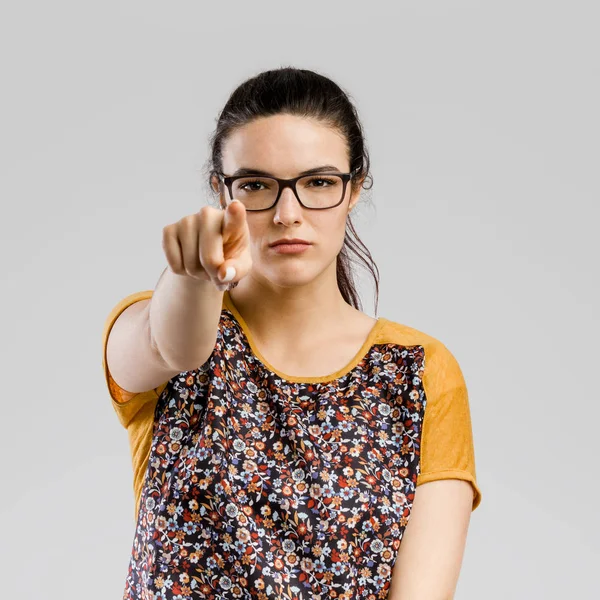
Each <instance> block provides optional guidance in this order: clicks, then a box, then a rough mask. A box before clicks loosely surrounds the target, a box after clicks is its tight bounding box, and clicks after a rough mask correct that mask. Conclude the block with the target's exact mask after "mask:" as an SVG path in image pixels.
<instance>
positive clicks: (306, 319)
mask: <svg viewBox="0 0 600 600" xmlns="http://www.w3.org/2000/svg"><path fill="white" fill-rule="evenodd" d="M229 297H230V298H231V301H232V303H233V305H234V306H235V308H236V309H237V311H238V312H239V313H240V315H241V316H242V318H243V319H244V321H245V322H246V324H247V325H248V327H249V329H250V330H251V332H252V334H253V336H254V337H255V338H256V339H257V340H258V341H263V342H265V343H266V342H268V343H269V345H271V344H272V345H275V346H279V345H281V346H282V347H284V346H288V347H289V345H290V340H293V341H294V343H296V344H298V345H299V346H301V345H303V343H305V342H306V343H310V342H311V341H312V342H313V343H314V341H315V340H320V339H324V338H327V336H328V335H330V334H331V333H332V331H337V330H338V329H340V328H341V327H343V324H344V322H346V321H347V320H348V319H349V318H350V317H351V316H353V315H354V314H355V313H356V309H354V308H353V307H352V306H350V305H349V304H347V303H346V301H345V300H344V298H343V296H342V294H341V292H340V290H339V288H338V286H337V281H335V279H334V280H333V281H331V278H323V279H322V280H315V281H311V282H310V283H309V284H307V285H301V286H294V287H282V286H273V285H272V284H270V283H263V282H261V281H259V280H257V279H255V278H254V277H252V275H248V276H247V277H244V279H242V280H241V281H240V283H239V284H238V285H237V286H236V287H235V288H233V289H232V290H231V291H230V292H229Z"/></svg>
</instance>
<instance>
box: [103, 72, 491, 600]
mask: <svg viewBox="0 0 600 600" xmlns="http://www.w3.org/2000/svg"><path fill="white" fill-rule="evenodd" d="M368 170H369V159H368V155H367V151H366V148H365V144H364V139H363V134H362V129H361V125H360V122H359V120H358V117H357V114H356V111H355V108H354V107H353V105H352V103H351V102H350V100H349V98H348V96H347V95H346V94H345V93H344V92H343V91H342V90H341V89H340V88H339V87H338V86H337V85H336V84H335V83H333V82H332V81H331V80H329V79H328V78H326V77H324V76H322V75H320V74H317V73H314V72H312V71H308V70H300V69H294V68H280V69H276V70H271V71H267V72H264V73H261V74H259V75H258V76H256V77H253V78H251V79H250V80H248V81H246V82H244V83H243V84H242V85H240V86H239V87H238V88H237V89H236V90H235V91H234V93H233V94H232V96H231V97H230V99H229V100H228V102H227V104H226V106H225V108H224V109H223V111H222V113H221V115H220V117H219V121H218V125H217V129H216V132H215V135H214V137H213V139H212V157H211V161H210V165H209V173H208V174H209V176H210V177H209V181H210V183H211V186H212V189H213V190H214V192H215V194H217V193H218V194H219V208H216V207H212V206H205V207H203V208H202V209H201V210H200V211H199V212H198V213H197V214H194V215H190V216H187V217H184V218H183V219H181V220H180V221H178V222H177V223H174V224H172V225H168V226H167V227H165V228H164V230H163V249H164V251H165V255H166V258H167V262H168V267H167V269H166V270H165V271H164V272H163V274H162V275H161V278H160V280H159V282H158V284H157V286H156V289H155V290H154V291H145V292H137V293H135V294H131V295H130V296H127V297H126V298H124V299H123V300H122V301H121V302H120V303H119V304H118V305H117V306H115V307H114V309H113V310H112V312H111V314H110V315H109V317H108V319H107V322H106V326H105V331H104V348H105V354H104V369H105V375H106V381H107V384H108V387H109V390H110V393H111V396H112V402H113V406H114V408H115V410H116V412H117V415H118V417H119V419H120V421H121V423H122V425H123V426H124V427H125V428H127V430H128V433H129V439H130V445H131V452H132V458H133V466H134V489H135V495H136V524H137V525H136V530H135V536H134V542H133V548H132V553H131V559H130V563H129V571H128V575H127V581H126V589H125V594H124V598H128V599H131V598H144V599H145V598H153V599H155V600H156V599H159V598H177V599H188V598H209V599H211V598H212V599H217V598H242V597H244V598H257V599H265V598H282V599H300V598H315V599H317V600H318V599H325V598H336V599H338V600H340V599H350V598H352V599H354V598H368V599H375V598H377V599H380V598H390V599H391V600H401V599H404V598H406V599H412V598H419V599H420V600H426V599H428V598H431V599H433V598H436V599H437V598H450V597H452V595H453V593H454V589H455V586H456V582H457V579H458V575H459V569H460V565H461V562H462V556H463V550H464V546H465V542H466V536H467V529H468V524H469V519H470V514H471V512H472V510H474V509H475V508H476V507H477V506H478V505H479V502H480V499H481V494H480V490H479V488H478V486H477V483H476V476H475V459H474V451H473V440H472V431H471V421H470V413H469V404H468V396H467V390H466V386H465V382H464V379H463V376H462V373H461V370H460V368H459V366H458V364H457V362H456V360H455V359H454V357H453V355H452V354H451V353H450V352H449V350H448V349H447V348H446V347H445V346H444V345H443V344H442V343H441V342H440V341H438V340H436V339H435V338H433V337H431V336H429V335H427V334H425V333H422V332H420V331H418V330H416V329H413V328H411V327H409V326H407V325H402V324H400V323H396V322H393V321H391V320H388V319H385V318H379V319H373V318H371V317H369V316H368V315H366V314H364V313H363V312H362V311H361V310H360V303H359V300H358V294H357V292H356V289H355V287H354V283H353V278H352V272H351V270H350V253H354V254H355V255H356V256H357V257H359V259H361V260H362V261H363V262H364V263H365V264H367V266H368V267H369V268H370V270H371V272H372V273H373V274H375V272H376V267H375V265H374V264H373V263H372V260H371V257H370V254H369V252H368V250H366V248H364V246H362V244H361V242H360V240H358V238H356V234H355V231H354V229H353V226H352V223H351V214H350V213H351V211H352V210H353V208H354V207H355V206H356V204H357V202H358V200H359V197H360V190H361V188H362V186H363V183H364V181H365V179H366V177H367V174H368ZM352 236H355V238H356V241H353V240H352ZM291 242H293V243H291ZM365 257H366V258H365ZM375 284H376V285H377V278H376V276H375Z"/></svg>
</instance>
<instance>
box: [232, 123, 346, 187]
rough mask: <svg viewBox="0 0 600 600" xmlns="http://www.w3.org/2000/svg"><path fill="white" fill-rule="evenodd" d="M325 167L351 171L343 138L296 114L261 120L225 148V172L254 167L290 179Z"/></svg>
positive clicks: (236, 134)
mask: <svg viewBox="0 0 600 600" xmlns="http://www.w3.org/2000/svg"><path fill="white" fill-rule="evenodd" d="M324 164H330V165H335V166H336V167H338V169H340V171H347V170H348V164H349V163H348V150H347V146H346V141H345V139H344V137H343V136H342V134H341V133H340V132H339V131H337V130H334V129H332V128H331V127H329V126H327V125H325V124H324V123H321V122H319V121H316V120H314V119H307V118H303V117H297V116H295V115H273V116H269V117H261V118H260V119H257V120H255V121H252V122H251V123H248V124H246V125H244V126H242V127H240V128H238V129H236V130H235V131H234V132H233V133H231V134H230V136H229V137H228V138H227V140H226V141H225V144H224V146H223V170H224V172H225V173H231V172H233V171H234V170H235V169H238V168H240V167H249V168H252V167H254V168H257V169H261V170H263V171H267V172H269V173H273V174H279V175H280V176H281V177H287V176H293V175H295V174H296V173H298V172H300V171H304V170H306V169H309V168H312V167H318V166H321V165H324Z"/></svg>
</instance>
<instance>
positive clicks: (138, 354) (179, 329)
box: [105, 268, 223, 394]
mask: <svg viewBox="0 0 600 600" xmlns="http://www.w3.org/2000/svg"><path fill="white" fill-rule="evenodd" d="M222 300H223V292H220V291H219V290H217V288H216V287H215V286H214V285H213V284H212V283H211V282H209V281H199V280H193V279H191V278H189V277H183V276H180V275H176V274H175V273H173V272H172V271H171V270H170V269H168V268H167V269H166V270H165V271H164V272H163V273H162V275H161V277H160V279H159V281H158V283H157V285H156V289H155V291H154V292H153V294H152V297H151V299H147V300H141V301H138V302H135V303H134V304H132V305H131V306H129V307H128V308H126V309H125V310H124V311H123V312H122V313H121V314H120V315H119V316H118V317H117V319H116V321H115V322H114V325H113V327H112V328H111V329H110V331H109V333H108V339H107V340H105V344H106V361H107V364H108V371H109V373H110V375H111V377H112V379H113V380H114V381H115V382H116V383H117V385H118V386H119V387H121V388H122V389H123V390H127V391H128V392H130V394H133V393H139V392H144V391H147V390H151V389H154V388H156V386H157V385H159V384H161V383H162V382H165V381H168V380H169V379H171V377H173V376H174V375H176V374H177V373H180V372H181V371H186V370H190V369H194V368H196V367H198V366H200V365H201V364H203V362H204V361H205V360H206V359H207V358H208V357H209V356H210V354H211V352H212V350H213V348H214V345H215V341H216V336H217V329H218V324H219V318H220V312H221V304H222Z"/></svg>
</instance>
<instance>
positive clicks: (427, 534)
mask: <svg viewBox="0 0 600 600" xmlns="http://www.w3.org/2000/svg"><path fill="white" fill-rule="evenodd" d="M472 507H473V490H472V487H471V485H470V484H469V482H467V481H463V480H460V479H442V480H437V481H430V482H428V483H423V484H421V485H419V486H417V488H416V491H415V498H414V500H413V506H412V510H411V514H410V517H409V521H408V524H407V525H406V529H405V531H404V536H403V538H402V543H401V544H400V548H399V550H398V557H397V559H396V564H395V566H394V570H393V572H392V583H391V587H390V591H389V595H388V600H451V599H452V598H453V597H454V591H455V589H456V584H457V582H458V576H459V573H460V567H461V564H462V559H463V554H464V549H465V545H466V540H467V531H468V528H469V522H470V518H471V512H472Z"/></svg>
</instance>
